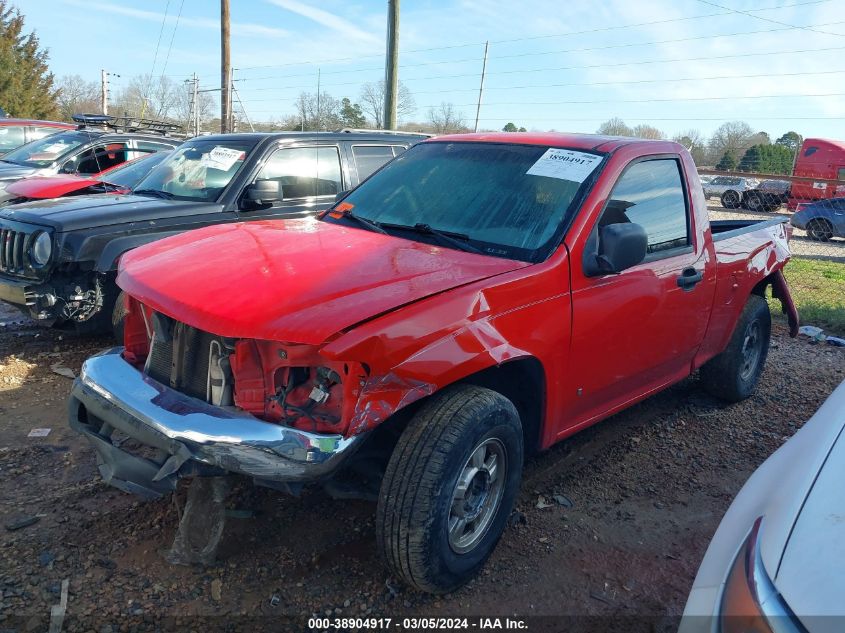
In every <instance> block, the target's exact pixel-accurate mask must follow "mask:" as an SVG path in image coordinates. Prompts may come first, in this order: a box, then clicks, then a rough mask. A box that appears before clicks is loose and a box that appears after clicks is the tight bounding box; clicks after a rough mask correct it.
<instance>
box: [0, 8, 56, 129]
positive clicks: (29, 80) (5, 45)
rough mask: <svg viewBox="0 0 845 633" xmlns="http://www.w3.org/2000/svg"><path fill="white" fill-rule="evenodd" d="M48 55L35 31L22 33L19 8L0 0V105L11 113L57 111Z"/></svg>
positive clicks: (32, 115) (37, 116)
mask: <svg viewBox="0 0 845 633" xmlns="http://www.w3.org/2000/svg"><path fill="white" fill-rule="evenodd" d="M47 59H48V55H47V51H46V50H42V49H41V48H40V45H39V41H38V37H36V35H35V33H29V34H25V33H24V18H23V15H21V12H20V11H19V10H18V9H16V8H14V7H12V6H11V5H9V4H8V2H7V0H0V107H3V109H4V110H6V112H8V113H9V114H10V115H11V116H14V117H22V118H33V119H50V118H55V117H56V116H57V115H58V105H57V103H56V97H57V90H55V89H54V88H53V73H51V72H50V70H49V68H48V67H47Z"/></svg>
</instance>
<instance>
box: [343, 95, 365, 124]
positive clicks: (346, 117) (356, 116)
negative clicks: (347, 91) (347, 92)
mask: <svg viewBox="0 0 845 633" xmlns="http://www.w3.org/2000/svg"><path fill="white" fill-rule="evenodd" d="M340 104H341V105H340V118H341V120H342V121H343V126H344V127H351V128H362V127H365V126H366V125H367V119H366V117H365V116H364V113H363V111H362V110H361V106H359V105H358V104H357V103H352V102H351V101H350V100H349V99H348V98H347V97H344V98H343V100H342V101H341V102H340Z"/></svg>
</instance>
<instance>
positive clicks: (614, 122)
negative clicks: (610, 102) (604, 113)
mask: <svg viewBox="0 0 845 633" xmlns="http://www.w3.org/2000/svg"><path fill="white" fill-rule="evenodd" d="M596 133H597V134H604V135H605V136H631V135H632V134H633V131H632V130H631V128H629V127H628V126H627V125H625V121H623V120H622V119H620V118H619V117H613V118H612V119H608V120H607V121H605V122H604V123H602V124H601V125H600V126H599V129H598V130H596Z"/></svg>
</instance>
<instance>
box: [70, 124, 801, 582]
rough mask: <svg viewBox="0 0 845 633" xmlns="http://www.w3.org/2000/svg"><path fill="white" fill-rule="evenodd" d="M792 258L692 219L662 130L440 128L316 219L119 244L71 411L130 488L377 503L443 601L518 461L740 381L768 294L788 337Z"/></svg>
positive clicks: (498, 517)
mask: <svg viewBox="0 0 845 633" xmlns="http://www.w3.org/2000/svg"><path fill="white" fill-rule="evenodd" d="M267 188H268V189H269V188H270V187H269V186H268V187H267ZM788 259H789V250H788V245H787V237H786V230H785V225H784V224H783V220H769V221H764V222H752V221H724V222H712V223H711V222H710V221H709V218H708V212H707V206H706V203H705V200H704V194H703V191H702V188H701V184H700V182H699V180H698V174H697V172H696V168H695V165H694V163H693V161H692V158H691V157H690V155H689V153H688V152H687V150H686V149H684V147H683V146H681V145H679V144H677V143H673V142H669V141H647V140H640V139H620V138H613V137H601V136H588V135H562V134H520V133H502V134H468V135H458V136H443V137H439V138H434V139H430V140H427V141H424V142H422V143H419V144H418V145H416V146H414V147H412V148H410V149H408V150H407V151H406V152H404V153H403V154H401V155H400V156H398V157H397V158H396V159H394V160H393V161H391V162H389V163H387V164H386V165H385V166H384V167H382V168H381V169H380V170H379V171H377V172H376V173H374V174H373V175H372V176H371V177H370V178H369V179H367V180H366V181H364V182H363V183H362V184H361V185H359V186H358V187H357V188H355V189H353V190H352V191H351V192H350V193H348V194H347V195H346V197H345V198H343V199H342V200H341V201H339V202H338V203H336V204H335V206H334V207H333V208H332V209H330V210H329V211H327V212H324V213H323V214H322V216H321V217H320V218H319V219H314V218H311V219H299V220H276V221H263V222H252V223H240V224H239V223H230V224H220V225H216V226H211V227H207V228H203V229H199V230H197V231H191V232H188V233H184V234H181V235H178V236H174V237H169V238H166V239H163V240H161V241H158V242H155V243H153V244H149V245H146V246H142V247H140V248H137V249H135V250H132V251H130V252H128V253H127V254H126V255H124V256H123V258H122V259H121V269H120V271H119V273H118V279H117V283H118V285H119V286H120V287H121V288H123V290H124V291H125V292H126V294H127V295H128V297H129V299H128V301H127V302H126V307H127V310H128V315H127V317H126V321H125V348H124V349H122V350H120V349H118V350H112V351H110V352H105V353H103V354H102V355H99V356H96V357H94V358H90V359H88V360H87V361H86V362H85V364H84V366H83V369H82V373H81V375H80V378H79V379H78V380H77V381H76V382H75V384H74V386H73V389H72V395H71V402H70V406H69V415H70V424H71V426H73V427H74V428H76V429H78V430H80V431H81V432H83V433H84V434H85V435H86V436H87V437H88V438H89V439H90V440H91V442H92V444H93V445H94V447H95V449H96V450H97V453H98V455H99V461H100V472H101V473H102V474H103V476H104V478H105V479H106V481H108V482H109V483H111V484H112V485H114V486H116V487H118V488H121V489H123V490H126V491H131V492H134V493H137V494H141V495H146V496H157V495H161V494H165V493H170V492H172V491H173V490H174V489H175V487H176V483H177V481H178V479H179V478H181V477H195V476H200V477H202V476H204V475H208V476H220V475H224V474H226V473H238V474H240V475H245V476H247V477H250V478H252V479H253V480H254V481H255V482H256V483H257V484H260V485H265V486H270V487H273V488H276V489H279V490H288V491H297V490H298V489H299V488H300V487H301V486H302V485H303V483H304V482H319V483H321V484H323V485H324V486H326V489H327V491H329V493H330V494H335V495H337V496H341V497H347V498H348V497H349V496H352V495H353V494H358V495H360V496H361V497H368V496H369V497H370V498H377V499H378V507H377V511H376V539H377V541H378V544H379V549H380V550H381V552H382V553H383V556H384V560H385V562H386V565H387V566H388V567H389V569H390V572H391V573H392V574H394V575H395V576H397V577H399V578H402V579H403V580H404V581H405V582H407V583H408V584H410V585H412V586H414V587H417V588H419V589H422V590H425V591H432V592H445V591H451V590H453V589H455V588H456V587H457V586H459V585H461V584H462V583H464V582H466V581H467V580H468V579H469V578H471V577H472V576H473V575H474V574H475V573H476V572H477V571H478V570H479V569H480V567H481V566H482V565H483V564H484V561H485V560H486V559H487V557H488V556H489V555H490V553H491V552H492V550H493V548H494V547H495V544H496V542H497V541H498V540H499V538H500V536H501V535H502V533H503V531H504V529H505V525H506V522H507V519H508V516H509V515H510V512H511V509H512V507H513V504H514V501H515V499H516V497H517V494H518V491H519V486H520V479H521V471H522V465H523V460H524V458H525V455H526V454H530V453H532V452H534V451H535V450H538V449H545V448H548V447H550V446H551V445H552V444H554V443H555V442H558V441H560V440H562V439H564V438H566V437H568V436H570V435H572V434H573V433H576V432H577V431H579V430H581V429H583V428H586V427H588V426H590V425H591V424H595V423H596V422H598V421H599V420H602V419H604V418H607V417H608V416H610V415H612V414H614V413H616V412H617V411H620V410H622V409H624V408H626V407H629V406H631V405H632V404H634V403H635V402H638V401H639V400H642V399H644V398H646V397H648V396H650V395H652V394H654V393H656V392H658V391H660V390H661V389H665V388H666V387H668V386H669V385H672V384H674V383H677V382H679V381H681V380H684V379H686V378H688V377H689V376H690V375H691V374H693V373H694V372H696V371H697V370H699V368H700V375H701V382H702V383H703V385H704V387H705V388H706V389H707V390H709V391H710V392H711V393H713V394H715V395H717V396H719V397H721V398H723V399H725V400H727V401H738V400H741V399H743V398H747V397H748V396H750V395H751V394H752V393H753V391H754V389H755V387H756V385H757V383H758V381H759V380H760V376H761V373H762V371H763V366H764V363H765V360H766V355H767V352H768V347H769V334H770V327H771V317H770V314H769V307H768V304H767V301H766V298H765V296H766V295H765V293H766V289H767V287H769V286H771V287H772V290H773V295H774V296H775V297H777V298H779V299H780V301H781V303H782V304H783V307H784V310H785V311H786V312H787V314H788V316H789V321H790V331H791V333H792V335H793V336H794V335H795V334H797V330H798V318H797V313H796V311H795V308H794V305H793V304H792V300H791V298H790V295H789V289H788V287H787V285H786V281H785V280H784V276H783V274H782V270H783V267H784V266H785V265H786V263H787V261H788ZM116 431H119V432H120V433H119V436H120V437H125V436H126V435H128V436H130V437H132V438H134V439H135V440H137V442H138V443H139V444H141V445H146V446H147V447H151V448H154V449H157V452H156V451H153V450H146V449H145V450H144V451H138V450H137V446H136V448H135V449H133V451H130V450H129V449H126V448H122V447H123V446H124V444H121V443H120V442H119V441H115V442H112V438H111V436H112V434H113V433H115V432H116ZM118 439H119V438H118V437H117V436H116V437H115V440H118ZM151 456H154V457H151ZM206 482H207V480H206ZM206 482H204V481H203V479H198V480H197V481H196V482H195V483H196V484H197V485H198V488H197V490H201V489H202V487H203V486H206ZM192 485H193V484H192ZM206 489H207V486H206ZM197 494H200V493H199V492H198V493H197ZM215 494H216V493H215ZM200 507H202V506H200ZM221 515H222V512H221ZM315 520H316V519H315ZM319 520H320V521H323V522H324V521H330V520H331V517H329V516H324V517H320V518H319ZM182 522H183V524H184V525H191V526H199V525H204V524H210V525H216V524H213V522H208V521H205V522H204V521H201V520H196V521H194V520H190V519H187V518H184V517H183V521H182ZM217 533H218V535H219V532H217ZM205 536H206V535H205V534H203V533H199V532H192V533H191V534H190V535H188V534H184V535H183V537H184V539H186V540H187V539H191V540H192V543H194V544H195V545H197V549H198V550H199V549H200V546H199V543H204V542H205V541H204V540H203V539H204V537H205ZM207 536H209V537H213V536H214V535H213V534H211V535H207ZM283 538H284V537H283V536H280V540H283ZM212 551H213V550H212Z"/></svg>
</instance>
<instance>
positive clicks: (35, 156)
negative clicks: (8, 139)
mask: <svg viewBox="0 0 845 633" xmlns="http://www.w3.org/2000/svg"><path fill="white" fill-rule="evenodd" d="M92 138H94V137H93V136H92V135H91V134H90V133H88V132H85V131H82V130H71V131H69V132H60V133H59V134H53V135H52V136H45V137H44V138H41V139H38V140H37V141H32V142H31V143H27V144H26V145H21V146H20V147H19V148H17V149H15V150H12V151H11V152H9V153H8V154H4V155H3V158H2V159H0V160H3V161H6V162H7V163H15V164H17V165H24V166H26V167H49V166H50V165H52V164H53V163H55V162H56V161H57V160H61V159H62V158H63V157H64V156H66V155H67V154H69V153H70V152H72V151H73V150H75V149H76V148H77V147H79V146H80V145H82V144H83V143H87V142H88V141H90V140H91V139H92Z"/></svg>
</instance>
